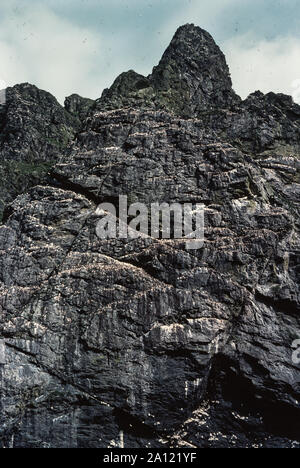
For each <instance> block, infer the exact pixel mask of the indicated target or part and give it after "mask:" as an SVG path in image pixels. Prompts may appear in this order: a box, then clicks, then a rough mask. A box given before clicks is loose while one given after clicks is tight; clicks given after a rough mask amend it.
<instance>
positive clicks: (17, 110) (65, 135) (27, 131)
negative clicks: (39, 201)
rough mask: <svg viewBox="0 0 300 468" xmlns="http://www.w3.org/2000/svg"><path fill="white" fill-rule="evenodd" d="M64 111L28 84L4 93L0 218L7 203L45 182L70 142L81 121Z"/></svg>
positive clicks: (0, 119) (0, 129)
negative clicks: (50, 170)
mask: <svg viewBox="0 0 300 468" xmlns="http://www.w3.org/2000/svg"><path fill="white" fill-rule="evenodd" d="M71 98H72V97H70V98H68V99H67V100H66V101H67V103H69V102H73V101H74V99H73V100H72V99H71ZM81 99H82V98H81ZM73 107H74V106H73ZM67 110H68V111H69V110H70V113H69V112H67V111H66V110H65V109H64V108H63V107H62V106H61V105H60V104H59V103H58V102H57V100H56V99H55V98H54V97H53V96H52V95H51V94H50V93H47V92H45V91H42V90H40V89H38V88H37V87H36V86H33V85H30V84H28V83H24V84H21V85H16V86H14V87H13V88H8V89H7V90H6V95H5V102H4V104H3V105H0V219H1V218H2V212H3V208H4V206H5V205H6V204H7V203H8V202H11V201H12V200H13V199H14V198H15V197H16V196H17V195H19V194H20V193H22V192H24V191H26V190H27V189H28V188H29V187H32V186H34V185H36V184H37V183H39V182H41V181H43V180H46V177H47V173H48V172H49V169H50V168H51V167H52V166H53V164H54V163H55V162H56V161H57V160H58V158H59V156H61V154H62V153H63V152H64V151H65V149H66V148H67V146H68V145H69V144H70V142H71V141H72V140H73V138H74V135H75V133H76V131H78V130H79V128H80V125H81V121H82V119H81V115H79V114H78V115H75V114H74V112H72V110H73V108H72V109H69V108H68V109H67ZM71 114H72V115H71Z"/></svg>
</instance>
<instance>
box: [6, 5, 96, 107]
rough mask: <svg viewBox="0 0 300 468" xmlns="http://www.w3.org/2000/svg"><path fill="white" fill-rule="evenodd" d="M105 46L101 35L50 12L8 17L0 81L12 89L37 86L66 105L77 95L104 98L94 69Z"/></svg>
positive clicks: (38, 10) (26, 11) (31, 11)
mask: <svg viewBox="0 0 300 468" xmlns="http://www.w3.org/2000/svg"><path fill="white" fill-rule="evenodd" d="M101 45H102V41H101V37H100V35H99V34H97V33H95V32H91V31H90V30H88V29H85V28H81V27H79V26H77V25H74V24H71V23H70V22H68V21H66V20H64V19H62V18H60V17H58V16H57V15H55V14H54V13H53V12H52V11H51V10H49V9H48V8H46V7H43V6H35V8H34V9H30V8H29V7H28V8H24V9H22V10H21V11H16V14H15V15H9V14H7V15H6V16H4V17H2V20H1V23H0V57H1V62H0V79H1V80H3V81H5V82H6V83H7V84H8V85H9V86H11V85H14V84H16V83H21V82H25V81H28V82H30V83H33V84H36V85H38V86H39V87H40V88H43V89H46V90H47V91H50V92H52V93H53V94H54V95H55V96H56V97H57V98H58V99H59V100H60V101H61V102H62V101H63V100H64V97H65V96H66V95H68V94H70V93H71V92H78V93H79V94H82V95H89V96H91V97H99V95H100V94H101V91H102V86H101V82H99V76H97V73H93V68H94V66H95V61H96V56H97V54H99V52H100V50H101ZM104 75H105V74H104ZM102 77H103V76H102Z"/></svg>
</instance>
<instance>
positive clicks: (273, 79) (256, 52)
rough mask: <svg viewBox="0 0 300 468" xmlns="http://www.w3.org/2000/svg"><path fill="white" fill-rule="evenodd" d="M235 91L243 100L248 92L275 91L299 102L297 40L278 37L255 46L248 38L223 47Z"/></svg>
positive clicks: (299, 47) (234, 40)
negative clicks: (291, 96) (290, 96)
mask: <svg viewBox="0 0 300 468" xmlns="http://www.w3.org/2000/svg"><path fill="white" fill-rule="evenodd" d="M223 50H224V52H225V54H226V58H227V61H228V64H229V67H230V71H231V75H232V81H233V86H234V88H235V91H236V92H237V93H238V94H240V95H241V96H242V97H243V98H245V97H247V96H248V95H249V94H250V93H251V92H254V91H256V90H260V91H262V92H264V93H267V92H270V91H274V92H278V93H285V94H289V95H291V94H292V95H293V97H294V99H295V101H296V102H299V103H300V62H299V56H300V39H299V38H295V37H285V38H277V39H275V40H273V41H259V42H257V43H255V42H254V41H253V38H251V37H250V36H242V37H235V38H234V39H231V40H230V41H227V42H225V44H223Z"/></svg>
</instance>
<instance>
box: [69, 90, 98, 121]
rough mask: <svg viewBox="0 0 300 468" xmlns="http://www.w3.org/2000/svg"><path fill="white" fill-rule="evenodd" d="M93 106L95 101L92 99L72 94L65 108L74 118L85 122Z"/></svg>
mask: <svg viewBox="0 0 300 468" xmlns="http://www.w3.org/2000/svg"><path fill="white" fill-rule="evenodd" d="M93 104H94V101H93V100H92V99H89V98H85V97H82V96H79V94H75V93H74V94H71V96H68V97H66V99H65V102H64V107H65V109H66V110H67V111H68V112H69V113H70V114H72V115H73V116H74V117H76V118H79V119H80V120H81V121H83V120H84V119H85V118H86V117H87V115H88V113H89V111H90V109H91V108H92V106H93Z"/></svg>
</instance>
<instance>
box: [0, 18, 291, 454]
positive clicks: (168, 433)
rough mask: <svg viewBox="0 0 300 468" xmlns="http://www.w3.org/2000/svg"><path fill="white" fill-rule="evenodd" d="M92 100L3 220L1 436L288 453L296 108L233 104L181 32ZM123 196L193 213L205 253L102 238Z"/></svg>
mask: <svg viewBox="0 0 300 468" xmlns="http://www.w3.org/2000/svg"><path fill="white" fill-rule="evenodd" d="M90 104H91V103H88V102H87V101H81V99H80V98H79V97H76V96H75V97H74V96H73V97H71V99H70V100H69V103H67V106H66V107H67V109H68V111H69V114H70V113H72V114H73V116H74V115H75V114H77V116H78V115H79V116H80V118H81V119H82V118H83V119H84V118H85V117H86V120H85V122H84V123H83V125H82V130H81V131H80V132H79V133H78V135H77V137H76V138H75V139H74V141H73V143H72V145H71V147H70V148H69V149H68V151H62V152H61V157H60V159H59V161H58V162H57V163H56V164H55V166H54V168H53V169H52V172H51V179H50V181H48V184H47V185H45V184H42V185H39V186H36V187H34V188H32V189H30V190H29V191H28V192H27V193H26V194H22V195H20V196H18V197H17V198H16V199H15V201H14V202H13V203H11V204H10V206H9V207H8V208H7V209H6V216H5V224H3V225H2V226H1V227H0V250H1V258H0V262H1V269H0V271H1V273H0V307H1V315H0V379H1V393H0V405H1V415H0V441H1V442H0V444H1V445H2V446H3V447H4V446H5V447H12V446H13V447H113V446H122V445H123V444H124V446H125V447H256V446H258V447H272V446H275V447H300V430H299V429H300V427H299V421H300V407H299V401H300V385H299V383H300V378H299V366H297V365H296V364H294V363H293V362H292V348H291V345H292V342H293V341H294V340H295V339H296V338H297V337H298V336H300V319H299V300H300V291H299V258H300V239H299V199H300V185H299V131H300V107H299V106H297V105H296V104H294V103H293V101H292V100H291V98H289V97H287V96H284V95H275V94H268V95H267V96H264V95H263V94H261V93H255V94H253V95H251V96H250V97H249V98H248V99H247V100H246V101H244V102H242V101H241V100H240V99H239V98H238V97H237V96H236V95H235V93H234V92H233V91H232V88H231V81H230V76H229V72H228V68H227V65H226V62H225V59H224V56H223V54H222V53H221V52H220V50H219V48H218V47H217V46H216V45H215V43H214V42H213V40H212V38H211V36H210V35H209V34H208V33H206V32H205V31H203V30H201V29H200V28H197V27H194V26H193V25H187V26H184V27H182V28H180V29H179V31H178V32H177V33H176V35H175V37H174V39H173V41H172V43H171V45H170V46H169V48H168V49H167V51H166V53H165V54H164V56H163V58H162V60H161V62H160V64H159V65H158V67H156V68H155V69H154V71H153V73H152V75H151V76H150V77H148V78H145V77H142V76H140V75H137V74H135V73H134V72H128V73H127V74H124V75H121V77H119V78H118V79H117V80H116V82H115V83H114V84H113V86H112V88H111V89H110V90H106V91H105V92H104V93H103V96H102V97H101V99H100V100H98V101H97V103H96V106H95V107H93V106H92V105H90ZM78 106H79V107H78ZM29 115H30V111H29ZM63 115H65V114H63ZM19 126H20V131H22V132H25V133H27V132H30V131H31V130H32V124H30V125H29V127H25V128H24V127H23V124H22V123H21V122H20V123H19ZM18 128H19V127H18ZM77 128H78V127H77ZM41 154H42V155H41V158H44V156H43V154H45V155H47V154H48V152H47V151H45V153H41ZM20 160H22V157H21V153H20ZM25 160H26V153H25ZM120 194H121V195H127V196H128V199H129V201H130V203H132V202H133V201H140V202H144V203H147V204H150V203H151V202H154V201H165V202H193V203H202V204H204V205H205V244H204V247H203V248H202V249H199V250H193V251H192V250H186V248H185V243H184V242H183V241H181V240H175V239H170V240H162V239H153V238H151V237H149V238H140V239H135V240H133V239H131V240H130V239H127V240H126V239H110V240H100V239H99V238H98V237H97V236H96V232H95V228H96V224H97V221H98V220H99V217H98V215H97V213H96V208H97V205H98V203H99V202H102V201H109V202H112V201H117V199H118V196H119V195H120Z"/></svg>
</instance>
